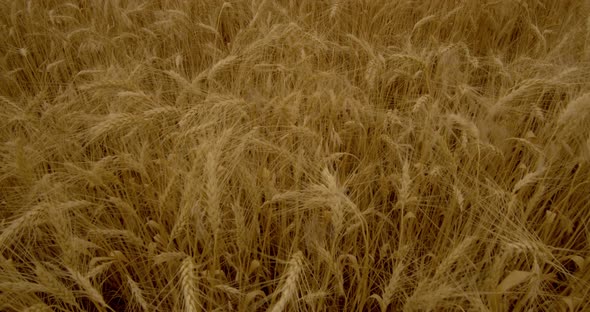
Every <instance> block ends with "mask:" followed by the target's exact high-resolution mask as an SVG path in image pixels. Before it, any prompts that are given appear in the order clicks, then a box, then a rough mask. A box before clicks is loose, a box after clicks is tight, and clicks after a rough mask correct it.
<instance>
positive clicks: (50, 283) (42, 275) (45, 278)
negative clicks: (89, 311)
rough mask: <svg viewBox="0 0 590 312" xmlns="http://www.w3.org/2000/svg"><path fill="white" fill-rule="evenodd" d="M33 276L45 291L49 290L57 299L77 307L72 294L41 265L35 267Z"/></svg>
mask: <svg viewBox="0 0 590 312" xmlns="http://www.w3.org/2000/svg"><path fill="white" fill-rule="evenodd" d="M35 275H36V276H37V278H38V280H39V282H40V283H41V284H42V285H43V286H45V287H47V289H48V290H50V292H51V293H52V294H53V295H55V296H56V297H57V298H59V299H61V300H63V301H64V302H65V303H68V304H70V305H72V306H77V303H76V298H75V297H74V294H72V292H71V291H70V290H69V289H68V288H67V287H66V286H65V285H64V284H63V283H62V282H60V281H59V280H58V278H57V277H56V276H55V275H54V274H52V273H51V272H49V271H48V270H47V269H46V268H45V267H44V266H43V265H42V264H40V263H37V264H36V265H35Z"/></svg>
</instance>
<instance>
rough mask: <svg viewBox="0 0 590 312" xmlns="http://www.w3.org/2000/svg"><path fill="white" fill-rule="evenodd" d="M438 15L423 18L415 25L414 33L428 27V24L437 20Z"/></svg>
mask: <svg viewBox="0 0 590 312" xmlns="http://www.w3.org/2000/svg"><path fill="white" fill-rule="evenodd" d="M436 17H437V16H436V14H432V15H428V16H426V17H423V18H422V19H420V20H419V21H418V22H417V23H416V24H415V25H414V28H412V33H414V32H416V30H417V29H419V28H420V27H422V26H424V25H426V24H427V23H429V22H431V21H433V20H435V19H436Z"/></svg>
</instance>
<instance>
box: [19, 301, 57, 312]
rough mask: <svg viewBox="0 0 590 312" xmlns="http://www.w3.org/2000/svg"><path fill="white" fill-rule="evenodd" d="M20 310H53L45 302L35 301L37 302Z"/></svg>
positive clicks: (40, 311)
mask: <svg viewBox="0 0 590 312" xmlns="http://www.w3.org/2000/svg"><path fill="white" fill-rule="evenodd" d="M22 311H23V312H51V311H53V309H51V307H50V306H48V305H46V304H45V303H37V304H34V305H32V306H30V307H27V308H26V309H24V310H22Z"/></svg>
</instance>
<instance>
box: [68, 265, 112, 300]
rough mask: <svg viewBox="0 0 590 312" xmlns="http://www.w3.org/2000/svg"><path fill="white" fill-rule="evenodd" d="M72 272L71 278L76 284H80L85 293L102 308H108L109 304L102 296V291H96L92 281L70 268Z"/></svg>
mask: <svg viewBox="0 0 590 312" xmlns="http://www.w3.org/2000/svg"><path fill="white" fill-rule="evenodd" d="M68 271H69V272H70V277H71V278H72V280H74V282H76V284H78V285H79V286H80V287H81V288H82V290H83V291H84V293H85V294H86V295H87V296H88V298H90V299H91V300H92V301H93V302H94V303H96V304H98V305H100V306H101V307H108V305H107V303H106V302H105V300H104V298H103V296H102V295H101V294H100V291H98V289H96V288H95V287H94V286H93V285H92V283H91V282H90V280H89V279H88V278H87V277H86V276H84V275H83V274H82V273H80V272H78V271H76V270H73V269H70V268H68Z"/></svg>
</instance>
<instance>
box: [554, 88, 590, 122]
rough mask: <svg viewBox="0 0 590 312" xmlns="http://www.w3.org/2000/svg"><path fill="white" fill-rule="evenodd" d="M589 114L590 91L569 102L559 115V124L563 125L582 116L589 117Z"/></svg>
mask: <svg viewBox="0 0 590 312" xmlns="http://www.w3.org/2000/svg"><path fill="white" fill-rule="evenodd" d="M588 114H590V93H585V94H583V95H581V96H579V97H577V98H576V99H575V100H573V101H571V102H569V103H568V105H567V107H566V109H565V110H563V111H562V112H561V114H560V115H559V118H558V119H557V124H558V125H560V126H563V125H565V124H567V123H572V122H575V121H576V120H577V119H580V118H581V117H586V118H587V116H588Z"/></svg>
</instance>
